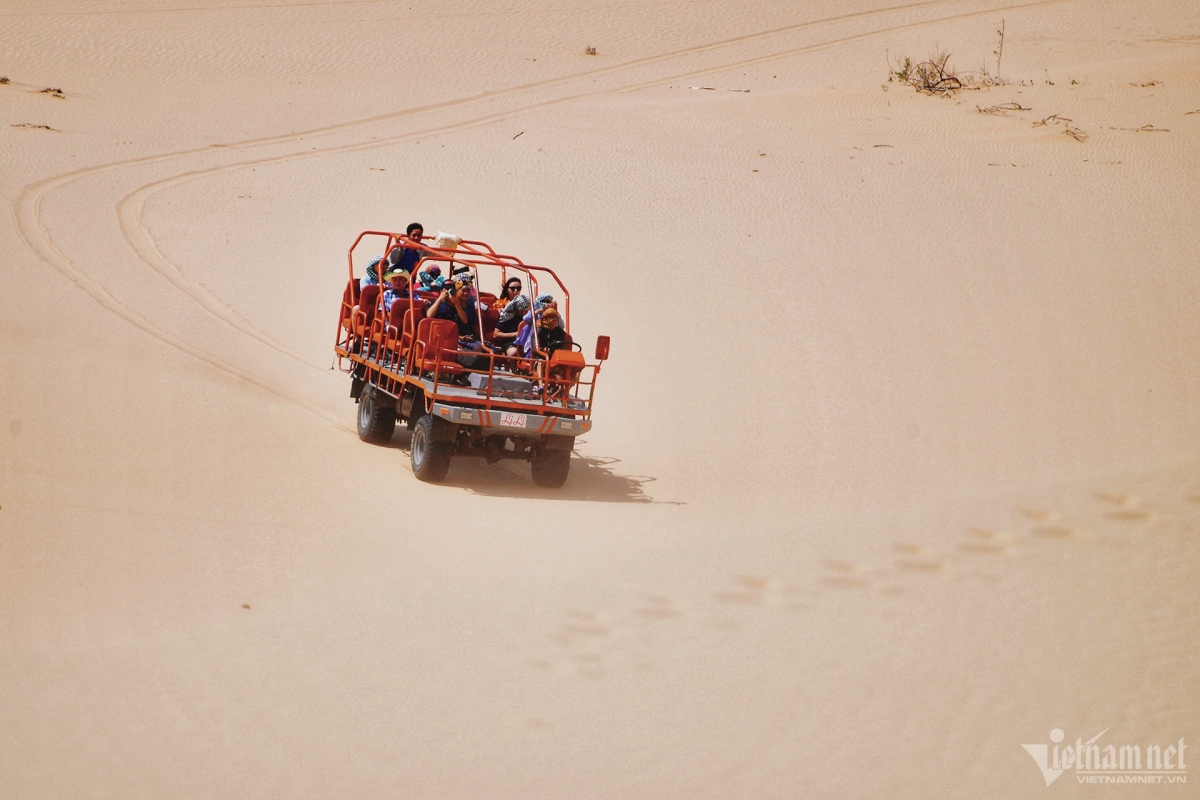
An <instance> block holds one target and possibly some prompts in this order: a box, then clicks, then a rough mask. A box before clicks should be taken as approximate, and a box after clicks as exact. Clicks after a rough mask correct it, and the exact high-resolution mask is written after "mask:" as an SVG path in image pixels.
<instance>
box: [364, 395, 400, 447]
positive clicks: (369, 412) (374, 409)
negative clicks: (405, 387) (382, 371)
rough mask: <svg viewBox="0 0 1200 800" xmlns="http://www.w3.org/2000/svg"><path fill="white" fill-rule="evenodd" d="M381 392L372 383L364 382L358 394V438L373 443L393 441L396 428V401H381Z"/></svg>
mask: <svg viewBox="0 0 1200 800" xmlns="http://www.w3.org/2000/svg"><path fill="white" fill-rule="evenodd" d="M380 399H385V398H380V396H379V393H378V392H377V391H376V390H375V387H373V386H371V384H369V383H368V384H364V385H363V387H362V392H360V393H359V395H358V438H360V439H362V440H363V441H364V442H370V443H371V444H384V443H385V442H388V441H391V438H392V434H393V433H394V432H395V430H396V405H395V403H388V404H387V405H385V404H384V403H381V402H379V401H380Z"/></svg>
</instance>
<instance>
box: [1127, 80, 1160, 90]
mask: <svg viewBox="0 0 1200 800" xmlns="http://www.w3.org/2000/svg"><path fill="white" fill-rule="evenodd" d="M1161 83H1162V81H1146V82H1145V83H1131V84H1129V85H1130V86H1136V87H1137V88H1139V89H1145V88H1147V87H1150V86H1158V85H1159V84H1161Z"/></svg>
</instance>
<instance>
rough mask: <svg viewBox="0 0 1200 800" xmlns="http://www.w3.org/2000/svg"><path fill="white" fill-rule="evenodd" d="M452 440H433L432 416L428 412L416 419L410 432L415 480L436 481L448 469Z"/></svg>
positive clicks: (441, 478)
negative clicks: (415, 423)
mask: <svg viewBox="0 0 1200 800" xmlns="http://www.w3.org/2000/svg"><path fill="white" fill-rule="evenodd" d="M453 447H454V443H453V442H435V441H434V440H433V417H431V416H430V415H428V414H424V415H422V416H421V418H420V419H419V420H417V426H416V427H415V428H413V433H412V471H413V474H414V475H416V476H417V480H420V481H425V482H426V483H437V482H438V481H441V480H444V479H445V477H446V473H447V472H449V470H450V455H451V453H452V450H453Z"/></svg>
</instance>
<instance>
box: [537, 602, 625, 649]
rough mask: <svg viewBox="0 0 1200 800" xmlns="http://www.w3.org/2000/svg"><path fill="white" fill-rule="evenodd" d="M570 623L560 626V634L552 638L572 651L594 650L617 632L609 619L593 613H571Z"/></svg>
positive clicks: (569, 615)
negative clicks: (609, 622)
mask: <svg viewBox="0 0 1200 800" xmlns="http://www.w3.org/2000/svg"><path fill="white" fill-rule="evenodd" d="M567 617H568V618H569V619H570V620H571V621H570V622H564V623H563V624H561V625H559V626H558V632H557V633H555V634H554V635H553V636H551V639H553V640H554V641H555V642H557V643H558V644H560V645H562V646H563V647H566V648H568V649H572V650H586V649H589V648H594V647H595V646H596V645H597V644H598V643H599V642H602V641H604V640H606V639H608V638H609V637H610V636H612V635H613V634H614V633H615V630H614V629H613V627H612V626H611V625H609V624H608V617H607V616H606V615H604V614H597V613H595V612H592V611H569V612H567Z"/></svg>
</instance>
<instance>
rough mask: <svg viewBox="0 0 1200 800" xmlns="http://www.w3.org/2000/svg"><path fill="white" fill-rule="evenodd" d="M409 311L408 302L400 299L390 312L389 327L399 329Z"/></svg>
mask: <svg viewBox="0 0 1200 800" xmlns="http://www.w3.org/2000/svg"><path fill="white" fill-rule="evenodd" d="M407 311H408V300H407V299H406V298H403V297H402V298H400V299H399V300H397V301H396V302H394V303H392V307H391V309H389V310H388V326H389V327H392V328H396V329H399V328H400V323H401V322H403V321H404V315H405V313H406V312H407Z"/></svg>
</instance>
